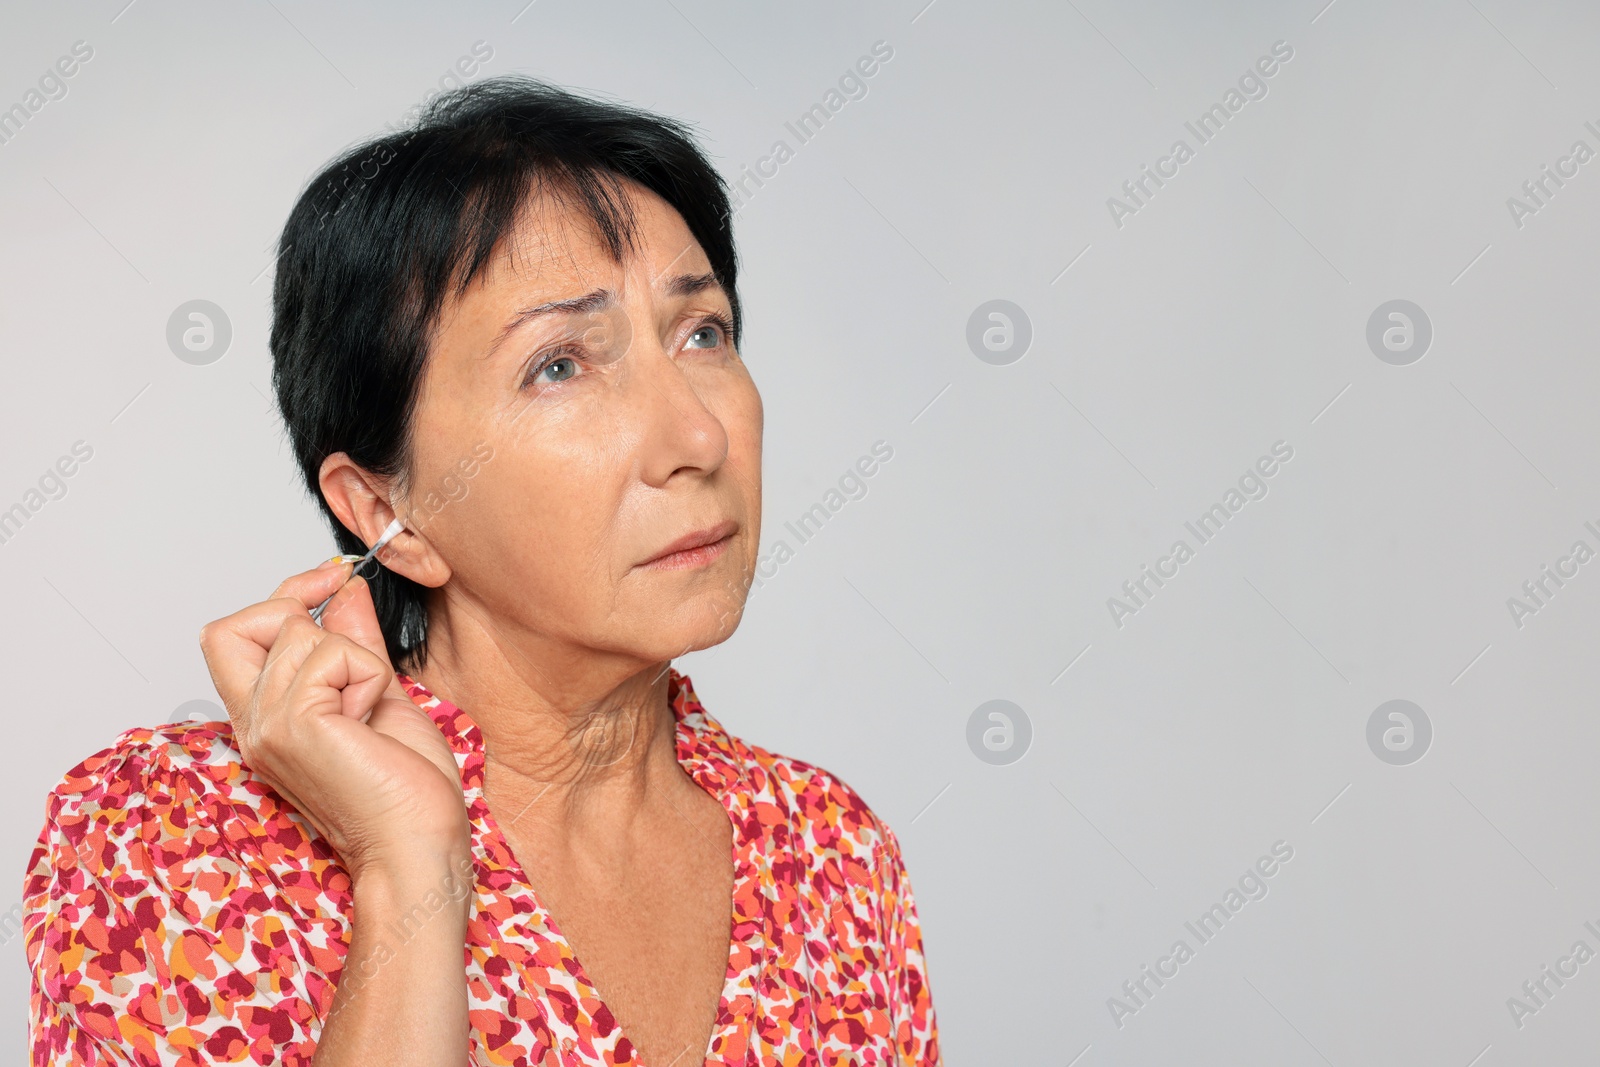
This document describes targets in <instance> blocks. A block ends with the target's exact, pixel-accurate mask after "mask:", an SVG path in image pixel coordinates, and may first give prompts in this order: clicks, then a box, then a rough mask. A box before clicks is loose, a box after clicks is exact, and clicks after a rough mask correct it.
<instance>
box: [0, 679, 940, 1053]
mask: <svg viewBox="0 0 1600 1067" xmlns="http://www.w3.org/2000/svg"><path fill="white" fill-rule="evenodd" d="M400 682H401V684H402V685H404V687H405V689H406V691H407V692H408V693H410V694H411V698H412V699H413V700H414V701H415V702H416V703H417V705H418V706H419V707H421V708H422V709H423V710H424V711H426V712H427V713H428V715H429V716H430V717H431V718H432V719H433V721H434V722H435V723H437V724H438V726H439V729H440V730H441V731H443V733H444V734H445V736H446V738H448V740H449V742H450V746H451V748H452V749H453V750H454V752H455V756H456V762H457V764H458V765H459V767H460V769H461V788H462V791H463V793H464V795H465V799H466V803H467V806H468V812H469V815H470V817H471V823H472V845H473V854H474V859H475V876H476V885H475V894H474V899H473V904H472V908H471V912H470V917H469V922H468V929H467V942H466V945H465V946H464V952H463V960H464V963H465V966H466V974H467V988H468V993H469V998H470V1005H469V1008H470V1015H469V1018H470V1022H471V1033H470V1035H469V1043H468V1048H467V1049H465V1050H463V1051H464V1055H463V1063H470V1064H477V1065H491V1064H492V1065H497V1067H499V1065H505V1067H511V1065H530V1067H531V1065H534V1064H540V1065H551V1067H587V1065H601V1064H604V1065H619V1064H627V1065H631V1067H643V1065H641V1064H640V1061H639V1057H638V1052H637V1051H636V1050H635V1048H634V1046H633V1045H632V1044H631V1043H630V1042H629V1040H628V1039H627V1038H626V1037H625V1036H623V1033H622V1030H621V1028H620V1027H619V1025H618V1023H617V1020H616V1019H615V1017H613V1015H612V1014H611V1011H610V1009H609V1008H607V1007H606V1005H605V1002H604V1001H603V1000H602V999H601V995H600V992H599V991H598V990H597V989H595V987H594V986H593V985H592V984H591V983H590V981H589V979H588V978H587V976H586V975H585V973H584V970H583V967H582V965H581V964H580V963H579V961H578V960H577V958H576V957H574V955H573V953H572V949H571V948H570V947H569V946H568V945H567V943H566V941H565V940H564V939H563V938H562V935H561V933H560V932H559V930H558V929H557V928H556V927H555V925H554V923H553V921H552V919H551V916H550V913H549V912H548V911H547V910H546V909H545V907H544V906H543V905H542V904H541V903H540V902H539V899H538V897H537V896H536V895H535V894H534V892H533V890H532V888H531V887H530V885H529V882H528V878H527V876H526V874H525V873H524V872H523V870H522V868H521V867H520V866H519V865H518V864H517V861H516V859H515V858H514V857H513V856H512V854H511V850H510V848H509V847H508V846H507V844H506V840H505V838H504V837H503V836H502V835H501V833H500V830H499V828H498V827H497V826H496V824H495V822H494V818H493V816H492V815H491V814H490V812H489V809H488V805H487V804H486V802H485V801H484V797H483V772H484V753H483V735H482V733H481V731H480V730H479V729H478V726H477V724H475V723H474V722H473V721H472V719H471V718H470V717H469V716H468V715H467V713H466V712H464V711H462V710H461V709H460V708H457V707H455V706H454V705H452V704H450V703H449V702H448V701H445V700H442V699H440V698H439V697H437V696H435V695H433V694H432V693H430V692H429V691H428V690H427V689H425V688H424V687H423V686H422V685H420V684H418V683H417V682H416V681H415V680H413V679H411V678H409V677H407V676H405V675H404V674H402V675H400ZM668 698H669V701H670V704H671V707H672V714H673V718H674V720H675V737H676V752H677V758H678V763H679V764H680V765H681V766H682V767H683V769H684V770H685V772H686V773H688V774H689V776H690V777H691V778H692V779H693V780H694V781H695V783H696V784H698V785H699V786H700V787H701V788H702V789H704V790H706V791H707V792H709V793H711V794H712V795H713V796H715V797H717V798H718V799H719V800H721V801H722V804H723V807H724V808H726V809H727V812H728V816H729V818H730V819H732V821H733V825H734V835H733V836H734V841H733V852H734V857H733V858H734V889H733V901H732V905H733V923H732V927H731V934H732V938H731V940H730V943H729V952H728V969H727V974H726V978H725V982H724V986H723V991H722V997H721V1001H720V1003H719V1005H718V1008H717V1018H716V1023H715V1026H714V1028H713V1031H712V1036H711V1042H710V1045H709V1047H708V1048H707V1051H706V1060H705V1063H706V1064H707V1065H708V1067H732V1065H735V1064H738V1065H748V1067H802V1065H806V1067H810V1065H817V1067H821V1065H832V1064H850V1065H856V1067H877V1065H908V1067H938V1065H939V1063H940V1060H939V1044H938V1037H937V1032H936V1027H935V1023H934V1013H933V1002H932V999H931V996H930V993H929V990H928V976H927V968H926V964H925V962H924V960H923V955H922V937H921V931H920V928H919V925H918V921H917V910H916V905H915V903H914V901H913V899H912V895H911V883H910V881H909V880H908V878H907V876H906V871H905V867H904V865H903V863H902V861H901V855H900V846H899V842H898V841H897V840H896V838H895V835H894V833H893V832H892V831H891V830H890V829H889V827H888V826H887V825H885V824H884V823H883V822H882V821H881V820H880V819H879V818H878V817H877V816H875V815H874V814H873V813H872V811H871V810H870V809H869V808H868V807H867V806H866V804H865V803H863V802H862V800H861V798H860V797H859V796H857V795H856V794H855V792H854V791H852V790H851V789H850V787H849V786H847V785H845V783H844V782H842V781H840V780H839V779H838V778H836V777H834V776H832V775H830V774H828V773H827V772H826V771H824V770H821V769H819V768H817V767H814V766H811V765H809V764H806V763H803V762H801V761H799V760H795V759H789V758H787V757H784V756H779V755H775V754H773V753H771V752H767V751H765V750H764V749H761V748H758V747H755V746H753V745H748V744H746V743H745V742H743V741H741V740H739V739H738V738H736V737H733V736H732V735H730V734H729V733H728V732H727V731H726V730H724V729H723V727H722V726H721V725H720V724H719V723H718V722H717V721H716V720H715V719H713V718H712V717H711V716H710V714H709V713H707V712H706V710H705V708H704V707H702V706H701V704H700V701H699V700H698V699H697V698H696V697H695V694H694V687H693V684H692V683H691V682H690V680H689V678H688V676H687V675H684V674H681V673H680V672H678V671H677V670H676V669H671V673H670V680H669V688H668ZM23 908H24V913H25V914H24V920H23V933H24V936H25V940H26V945H27V956H28V964H29V967H30V969H31V971H32V975H33V983H32V994H31V998H30V1018H29V1034H30V1046H31V1051H32V1062H33V1064H34V1065H35V1067H43V1065H60V1064H69V1063H70V1064H86V1065H101V1064H119V1065H124V1064H137V1065H139V1067H145V1065H156V1064H160V1065H164V1067H173V1065H179V1067H198V1065H202V1064H221V1063H251V1064H268V1063H273V1064H275V1063H283V1064H300V1065H304V1064H309V1063H310V1062H311V1057H312V1053H313V1052H314V1051H315V1049H316V1045H317V1035H318V1033H319V1032H320V1030H321V1025H322V1020H323V1019H324V1017H325V1016H326V1015H327V1012H328V1009H329V1008H330V1007H331V1005H332V1003H333V998H334V993H335V991H336V989H337V987H338V984H339V978H340V973H341V971H342V968H343V965H344V959H345V953H346V950H347V949H348V947H349V944H350V936H351V924H350V914H351V893H350V879H349V876H348V875H347V874H346V873H345V871H344V869H343V868H342V867H341V866H340V865H339V862H338V859H337V857H336V855H335V853H334V852H333V851H332V849H331V848H330V847H329V846H328V844H327V842H326V841H325V840H324V839H322V838H321V837H320V836H318V835H317V833H316V831H315V830H313V829H312V828H311V825H310V823H308V822H307V821H305V820H304V819H303V818H302V817H301V816H300V814H299V813H298V812H296V811H295V810H294V809H293V808H292V807H290V806H289V805H288V804H287V802H285V801H284V800H282V799H281V798H280V797H279V796H278V795H277V794H276V793H274V792H273V791H271V790H270V789H269V788H268V787H267V786H266V785H265V784H264V783H262V782H261V781H260V780H259V779H257V778H256V777H255V776H254V775H253V774H252V773H251V772H250V771H249V769H248V768H246V767H244V766H242V764H241V762H240V757H239V750H238V748H237V747H236V746H235V745H234V742H233V735H232V733H231V731H230V730H229V727H228V724H227V723H221V722H208V723H177V724H173V725H168V726H161V727H157V728H154V729H145V728H140V729H134V730H129V731H127V732H126V733H124V734H122V735H121V736H120V737H118V738H117V739H116V741H115V742H114V743H113V744H112V745H111V746H110V747H109V748H106V749H103V750H102V751H100V752H97V753H96V754H94V755H93V756H90V757H89V758H88V759H86V760H84V761H83V762H82V763H80V764H78V765H77V766H76V767H74V768H72V770H70V771H68V772H67V774H66V777H65V778H64V779H63V781H62V782H61V784H60V785H59V786H58V787H57V788H56V789H55V790H54V791H53V792H52V793H51V794H50V797H49V802H48V807H47V814H46V820H45V825H44V831H43V832H42V833H41V834H40V836H39V841H38V844H37V846H36V847H35V849H34V852H33V857H32V860H31V862H30V863H29V870H28V873H27V877H26V882H25V886H24V897H23ZM649 1067H656V1065H649Z"/></svg>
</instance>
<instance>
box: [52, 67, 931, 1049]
mask: <svg viewBox="0 0 1600 1067" xmlns="http://www.w3.org/2000/svg"><path fill="white" fill-rule="evenodd" d="M731 221H732V220H731V213H730V210H729V202H728V197H727V195H726V191H725V187H724V186H723V184H722V182H721V181H720V179H719V178H718V177H717V176H716V173H715V171H714V170H713V169H712V167H711V166H710V164H709V163H708V162H707V160H706V159H705V157H704V156H703V155H702V153H701V152H700V150H699V149H698V148H697V147H696V145H695V144H694V142H693V140H692V139H691V138H690V136H689V135H688V133H687V131H686V130H685V128H684V127H683V126H681V125H680V124H678V123H676V122H674V121H671V120H668V119H664V118H661V117H658V116H655V115H651V114H649V113H646V112H641V111H637V110H634V109H630V108H625V107H621V106H617V105H613V104H609V103H603V102H599V101H595V100H591V99H587V98H584V97H580V96H575V95H572V94H569V93H567V92H565V91H562V90H558V89H555V88H552V87H549V86H545V85H543V84H541V83H538V82H534V81H530V80H527V79H520V78H498V79H491V80H487V81H484V82H480V83H478V84H476V85H473V86H470V87H467V88H465V89H461V90H457V91H454V92H452V93H450V94H447V95H445V96H443V97H439V98H436V99H435V100H434V101H433V102H432V103H431V104H430V105H429V106H428V108H427V109H426V110H424V111H423V112H422V113H421V115H420V117H419V118H418V119H417V120H416V121H415V122H414V123H413V124H412V125H411V126H409V127H408V128H406V129H404V130H400V131H397V132H393V133H391V134H389V135H387V136H384V137H381V138H378V139H376V140H373V141H371V142H369V143H367V144H365V145H362V146H360V147H358V148H356V149H354V150H352V151H350V152H348V153H346V154H345V155H344V156H343V157H341V158H340V159H338V160H336V161H335V162H334V163H333V164H331V165H330V166H328V167H327V168H326V169H325V170H323V171H322V172H321V173H320V174H319V175H318V176H317V177H316V178H314V179H313V180H312V181H311V183H310V184H309V186H308V187H307V189H306V190H305V192H304V194H303V195H302V196H301V197H300V199H299V202H298V203H297V204H296V205H295V207H294V209H293V211H292V213H291V215H290V217H289V220H288V223H287V225H286V227H285V229H284V232H283V235H282V238H281V241H280V252H281V255H280V258H279V260H278V266H277V278H276V283H275V287H274V291H273V312H274V317H273V326H272V338H271V348H272V354H273V359H274V385H275V388H276V390H277V397H278V402H279V407H280V410H281V412H282V415H283V418H284V420H285V422H286V424H287V426H288V428H289V431H290V434H291V436H292V441H293V447H294V451H295V456H296V458H297V460H298V462H299V465H300V468H301V471H302V473H303V475H304V477H305V480H306V483H307V486H308V488H309V489H310V491H311V493H312V495H313V496H314V497H315V498H316V499H317V500H318V502H319V504H320V506H321V507H322V509H323V512H324V514H325V515H326V516H327V517H328V519H329V522H330V525H331V526H332V527H333V530H334V532H335V536H336V537H337V538H338V540H339V542H340V546H341V548H343V549H344V550H345V553H344V555H345V557H348V556H353V555H354V554H355V553H358V552H361V551H363V550H365V549H367V547H368V546H371V545H374V544H376V543H378V541H379V540H380V537H381V535H382V534H383V533H384V531H386V530H389V529H391V528H392V527H391V524H392V523H394V522H395V521H396V520H398V527H399V530H400V532H399V533H398V534H397V535H394V536H393V538H392V540H389V541H387V542H386V543H384V544H383V546H382V548H381V549H380V551H379V552H378V553H377V556H376V559H377V563H379V564H381V567H380V566H377V564H370V566H371V568H372V573H371V578H370V582H369V580H368V578H367V577H366V576H365V575H364V574H353V573H352V564H351V561H350V559H349V558H335V559H334V560H330V561H329V562H328V563H325V564H323V565H322V566H320V567H318V568H316V569H314V570H310V571H306V572H304V573H302V574H297V575H295V576H293V577H291V578H289V579H288V580H286V581H285V582H284V583H283V584H282V585H281V586H279V588H278V589H277V591H276V592H275V593H274V594H273V595H272V597H271V598H269V599H267V600H265V601H263V602H261V603H258V604H255V605H252V606H250V607H247V608H244V609H243V610H241V611H238V612H236V613H234V614H232V615H229V616H227V617H225V618H222V619H218V620H216V621H214V622H212V623H210V624H209V625H207V626H206V627H205V628H204V629H203V630H202V632H201V636H200V644H201V648H202V650H203V651H204V654H205V658H206V663H207V665H208V667H209V669H210V671H211V675H212V679H213V681H214V683H215V685H216V688H217V692H218V694H219V695H220V696H221V698H222V700H223V703H224V704H225V705H226V707H227V711H228V718H229V720H230V721H229V722H227V723H223V722H204V723H193V722H191V723H177V724H171V725H166V726H159V727H155V728H140V729H133V730H129V731H127V732H126V733H124V734H122V735H121V736H120V737H118V738H117V739H116V741H115V742H114V743H113V744H112V745H111V746H110V747H108V748H105V749H103V750H101V751H100V752H98V753H96V754H94V755H92V756H90V757H89V758H88V759H86V760H84V761H83V762H82V763H80V764H78V765H77V766H76V767H74V768H73V769H72V770H71V771H69V772H68V773H67V774H66V776H65V779H64V780H63V781H62V782H61V784H60V786H59V787H57V789H56V790H55V791H54V792H53V793H52V794H51V795H50V798H49V802H48V810H47V821H46V824H45V827H44V831H43V833H42V834H41V835H40V838H39V843H38V846H37V848H36V850H35V852H34V855H33V860H32V863H31V868H30V870H29V872H28V874H27V880H26V887H25V934H26V945H27V955H28V960H29V964H30V966H31V968H32V973H33V987H32V998H31V1043H32V1056H33V1062H34V1063H35V1064H66V1063H73V1064H139V1065H145V1064H151V1065H153V1064H162V1065H173V1064H180V1065H191V1064H193V1065H198V1064H219V1063H257V1064H266V1063H289V1064H306V1063H315V1064H316V1065H317V1067H340V1065H353V1064H360V1065H370V1064H415V1065H430V1067H431V1065H439V1067H443V1065H450V1067H457V1065H460V1064H462V1063H468V1062H470V1063H477V1064H529V1065H531V1064H561V1065H568V1067H576V1065H587V1064H631V1065H634V1067H641V1065H643V1067H687V1065H688V1064H695V1063H702V1062H703V1063H706V1064H716V1065H732V1064H759V1065H769V1064H770V1065H783V1067H794V1065H800V1064H846V1063H848V1064H857V1065H869V1064H915V1065H919V1067H926V1065H935V1064H937V1063H938V1062H939V1051H938V1039H937V1035H936V1028H935V1022H934V1013H933V1005H932V1001H931V997H930V993H929V989H928V982H927V972H926V965H925V963H924V959H923V954H922V940H921V934H920V930H919V927H918V922H917V913H916V907H915V904H914V902H913V899H912V894H911V885H910V882H909V880H908V879H907V875H906V871H905V868H904V866H903V863H902V860H901V854H900V849H899V845H898V842H897V841H896V839H895V836H894V834H893V833H892V832H891V831H890V829H889V827H888V826H887V825H885V824H884V822H883V821H882V820H881V819H879V818H878V817H877V816H875V815H874V814H873V813H872V811H871V810H870V809H869V808H868V807H867V805H866V804H865V803H863V802H862V800H861V798H860V797H859V796H857V795H856V793H855V792H853V791H852V790H851V789H850V787H849V786H847V785H846V784H845V783H844V782H842V781H840V780H839V779H838V778H837V777H835V776H833V775H831V774H829V773H828V772H826V771H824V770H822V769H820V768H818V767H816V766H813V765H811V764H807V763H804V762H801V761H800V760H797V759H791V758H788V757H785V756H780V755H776V754H773V753H771V752H768V751H766V750H764V749H762V748H759V747H756V746H754V745H751V744H748V743H746V742H744V741H742V740H740V739H739V738H737V737H734V736H732V735H731V734H729V733H728V732H727V730H725V729H724V728H723V727H722V725H721V724H720V723H719V722H718V721H717V720H716V719H715V718H713V717H712V715H711V714H710V712H708V711H707V709H706V708H705V707H704V706H703V705H702V704H701V702H700V701H699V699H698V698H697V697H696V695H695V692H694V687H693V685H692V683H691V681H690V679H689V678H688V677H687V676H686V675H684V674H682V673H680V672H678V671H677V670H675V669H674V668H673V667H672V660H673V658H674V657H675V656H678V655H681V654H683V653H685V652H688V651H691V650H694V649H701V648H706V647H709V646H712V645H715V644H717V643H719V642H721V641H725V640H727V638H728V637H729V636H730V635H731V634H732V633H733V630H734V628H735V627H736V626H737V625H738V622H739V619H740V616H741V614H742V612H743V608H744V603H745V596H746V593H747V591H748V589H749V584H750V580H751V577H752V574H753V571H754V566H755V561H756V555H757V542H758V537H759V532H760V526H761V462H760V461H761V430H762V407H761V398H760V396H759V395H758V393H757V391H756V387H755V384H754V382H753V381H752V379H751V377H750V373H749V371H748V369H747V368H746V366H745V364H744V361H743V360H742V359H741V358H740V356H739V353H738V339H739V331H740V313H739V300H738V294H737V290H736V287H735V274H736V271H735V255H734V246H733V238H732V232H731ZM330 597H331V598H332V599H331V601H330V602H329V603H328V605H327V607H326V610H325V611H324V612H323V613H322V614H321V615H320V622H319V621H318V619H317V618H314V615H313V609H315V608H316V607H317V606H319V605H321V604H322V603H323V602H324V601H325V600H329V598H330Z"/></svg>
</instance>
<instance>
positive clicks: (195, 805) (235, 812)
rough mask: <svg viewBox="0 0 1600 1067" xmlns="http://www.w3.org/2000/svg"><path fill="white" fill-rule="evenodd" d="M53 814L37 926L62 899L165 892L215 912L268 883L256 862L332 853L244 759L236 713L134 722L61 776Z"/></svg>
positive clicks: (39, 878)
mask: <svg viewBox="0 0 1600 1067" xmlns="http://www.w3.org/2000/svg"><path fill="white" fill-rule="evenodd" d="M44 815H45V818H44V827H43V829H42V830H41V831H40V833H39V837H38V840H37V842H36V843H35V846H34V849H33V855H32V857H31V859H30V862H29V865H28V871H27V875H26V881H25V887H24V896H23V899H24V902H25V904H24V907H25V913H26V915H25V919H24V930H25V931H27V932H28V933H30V934H31V933H33V930H32V927H33V926H34V925H35V923H36V921H37V920H39V919H40V914H39V913H42V912H45V911H49V910H51V908H52V906H53V905H54V904H55V903H56V902H60V901H63V900H72V899H76V900H79V901H83V900H86V899H89V898H92V897H99V896H106V897H110V898H113V899H114V900H115V901H117V902H119V903H121V902H125V901H126V900H128V899H130V898H143V897H152V898H157V897H158V898H161V902H162V907H161V908H160V909H159V910H161V911H163V912H165V911H167V910H168V909H169V908H173V907H176V908H177V909H178V910H179V911H184V910H190V908H191V906H201V905H203V907H201V911H214V910H215V909H216V908H217V907H219V906H223V907H225V906H226V903H227V899H228V898H229V897H230V896H233V895H235V894H236V893H237V892H239V891H240V890H241V888H242V887H243V886H245V885H247V884H249V883H251V882H254V881H257V879H256V878H254V877H252V875H253V874H254V873H256V872H254V871H253V870H252V868H255V867H260V868H266V867H271V868H273V870H274V872H276V873H278V874H281V873H283V872H284V871H285V870H287V869H289V868H299V869H306V870H309V869H312V868H314V867H318V866H321V865H322V864H324V863H326V862H327V861H328V860H329V859H331V857H332V853H331V851H330V850H329V849H328V846H327V845H326V843H325V842H323V841H322V840H321V839H320V838H318V837H317V836H316V835H315V833H314V831H313V830H312V829H311V828H310V826H309V825H308V824H307V823H305V821H304V819H303V817H302V816H300V815H299V813H297V812H295V811H294V809H292V808H291V807H289V806H288V804H287V803H285V802H284V801H283V800H282V798H281V797H279V796H278V794H277V793H275V792H274V791H273V790H272V789H271V788H270V787H268V786H267V785H266V783H264V782H262V781H261V780H260V779H258V778H256V777H255V775H254V774H253V773H251V772H250V770H249V769H248V768H247V767H246V766H245V765H244V763H243V760H242V758H241V756H240V754H239V749H238V746H237V744H236V743H235V740H234V736H233V731H232V728H231V726H230V725H229V724H228V723H226V722H179V723H168V724H166V725H162V726H155V727H135V728H133V729H129V730H125V731H123V732H122V733H121V734H119V735H117V736H116V738H115V739H114V740H113V741H112V742H111V743H110V744H109V745H107V746H105V747H104V748H102V749H100V750H99V751H97V752H94V753H93V754H91V755H89V756H87V757H85V758H84V759H82V760H80V761H79V762H78V763H76V764H74V765H73V766H72V767H71V768H70V769H68V770H67V771H66V772H65V773H64V774H63V775H62V776H61V779H60V780H59V782H58V783H57V785H56V786H55V788H54V789H52V790H51V791H50V793H49V795H48V797H47V798H46V801H45V812H44ZM262 873H267V872H264V871H263V872H262ZM274 880H277V879H274ZM29 942H30V944H29V948H30V951H31V950H32V949H34V948H35V947H36V945H35V944H33V943H32V942H33V939H32V938H30V939H29Z"/></svg>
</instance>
